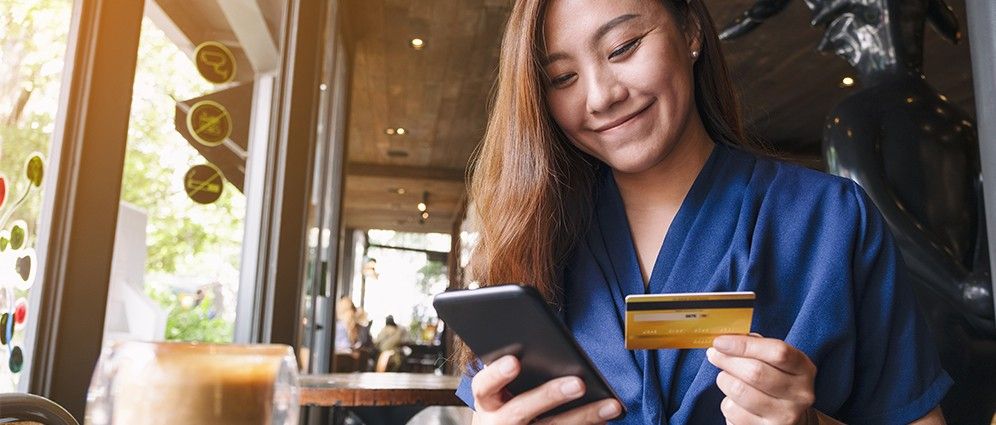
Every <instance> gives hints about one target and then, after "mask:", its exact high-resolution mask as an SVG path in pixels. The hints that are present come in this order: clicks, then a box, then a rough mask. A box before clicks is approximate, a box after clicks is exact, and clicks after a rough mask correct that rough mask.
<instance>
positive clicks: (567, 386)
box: [560, 379, 581, 397]
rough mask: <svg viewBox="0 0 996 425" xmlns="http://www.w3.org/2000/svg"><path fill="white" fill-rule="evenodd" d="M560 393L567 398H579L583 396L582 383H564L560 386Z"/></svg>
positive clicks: (574, 381) (574, 380)
mask: <svg viewBox="0 0 996 425" xmlns="http://www.w3.org/2000/svg"><path fill="white" fill-rule="evenodd" d="M560 392H562V393H564V395H566V396H571V397H575V396H579V395H581V382H578V380H577V379H572V380H570V381H567V382H564V383H563V384H561V385H560Z"/></svg>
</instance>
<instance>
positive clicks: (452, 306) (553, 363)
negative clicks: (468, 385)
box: [432, 285, 626, 417]
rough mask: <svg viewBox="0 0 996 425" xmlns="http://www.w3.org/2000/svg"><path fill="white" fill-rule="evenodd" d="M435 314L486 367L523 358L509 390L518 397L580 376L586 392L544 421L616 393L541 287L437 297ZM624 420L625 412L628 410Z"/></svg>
mask: <svg viewBox="0 0 996 425" xmlns="http://www.w3.org/2000/svg"><path fill="white" fill-rule="evenodd" d="M432 305H433V307H435V308H436V313H438V314H439V317H440V318H441V319H442V320H443V321H444V322H445V323H446V326H448V327H449V328H450V329H453V330H454V331H455V332H456V334H457V335H458V336H460V338H461V339H463V341H464V342H465V343H466V344H467V346H468V347H470V349H471V350H472V351H473V352H474V354H475V355H477V357H478V358H480V359H481V361H483V362H484V363H485V364H491V362H493V361H495V360H498V359H499V358H501V357H503V356H505V355H508V354H510V355H513V356H515V357H517V358H518V359H519V362H520V364H521V366H522V367H521V371H520V372H519V376H517V377H516V378H515V380H514V381H512V382H511V383H510V384H508V386H507V387H506V389H508V391H509V392H511V393H512V394H513V395H517V394H521V393H523V392H525V391H528V390H531V389H533V388H536V387H537V386H539V385H542V384H544V383H546V382H547V381H550V380H552V379H555V378H560V377H564V376H577V377H578V378H581V380H583V381H584V384H585V388H586V390H585V394H584V396H582V397H581V398H579V399H576V400H572V401H571V402H569V403H566V404H563V405H560V406H558V407H556V408H554V409H553V410H550V411H549V412H547V413H545V414H543V415H542V416H540V417H547V416H552V415H556V414H559V413H562V412H566V411H568V410H571V409H573V408H575V407H579V406H583V405H585V404H588V403H591V402H594V401H598V400H602V399H606V398H614V399H616V400H619V397H618V396H617V395H616V393H615V391H613V390H612V387H610V386H609V384H608V383H607V382H606V381H605V378H604V377H603V376H602V374H601V373H600V372H599V371H598V369H596V368H595V365H594V364H593V363H592V362H591V359H589V358H588V355H587V354H585V352H584V350H582V349H581V346H579V345H578V343H577V341H576V340H575V339H574V336H573V335H571V332H570V330H569V329H567V326H565V325H564V323H563V322H561V321H560V319H558V318H557V316H556V315H555V314H554V313H553V311H551V310H550V308H549V307H548V306H547V304H546V302H545V301H543V298H542V297H541V296H540V294H539V292H537V291H536V289H534V288H532V287H530V286H524V285H501V286H491V287H486V288H480V289H471V290H458V291H450V292H444V293H442V294H439V295H436V298H435V300H433V302H432ZM619 405H620V406H623V410H622V413H621V414H620V416H619V417H622V416H623V415H625V414H626V411H625V406H624V405H623V403H622V402H621V401H620V402H619Z"/></svg>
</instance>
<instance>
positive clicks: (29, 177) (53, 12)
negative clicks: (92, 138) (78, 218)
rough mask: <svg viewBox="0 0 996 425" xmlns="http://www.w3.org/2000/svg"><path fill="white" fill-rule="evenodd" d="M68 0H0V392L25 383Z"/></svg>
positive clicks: (61, 77)
mask: <svg viewBox="0 0 996 425" xmlns="http://www.w3.org/2000/svg"><path fill="white" fill-rule="evenodd" d="M72 8H73V4H72V1H71V0H42V1H31V2H24V1H16V0H0V28H2V30H0V393H3V392H10V391H15V390H24V389H25V388H26V383H27V379H26V378H24V376H26V374H27V371H26V370H25V366H26V364H27V361H28V357H29V356H30V354H31V353H30V351H31V348H30V347H28V346H27V344H26V338H25V336H26V335H27V334H28V333H29V331H30V329H31V328H33V327H35V326H37V323H36V320H37V319H36V315H35V312H36V311H37V308H38V303H39V293H40V290H39V286H40V284H39V283H38V281H39V279H38V278H37V276H38V273H37V271H38V268H39V258H38V257H37V255H36V252H37V250H38V243H39V239H38V228H39V224H40V217H41V215H42V192H43V191H44V190H45V188H46V187H47V179H49V178H51V177H50V176H51V175H52V174H54V173H51V172H50V170H48V169H47V165H48V161H47V160H48V156H49V151H50V149H51V147H52V133H53V129H54V123H55V121H56V112H57V109H58V103H59V95H60V89H61V87H62V81H63V75H62V74H63V72H62V70H63V61H64V59H65V56H66V47H67V42H68V37H69V27H70V25H69V22H70V19H71V14H72Z"/></svg>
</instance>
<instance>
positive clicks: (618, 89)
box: [585, 69, 629, 115]
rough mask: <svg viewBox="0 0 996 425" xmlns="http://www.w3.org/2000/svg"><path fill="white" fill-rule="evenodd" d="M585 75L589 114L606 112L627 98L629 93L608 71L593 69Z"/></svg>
mask: <svg viewBox="0 0 996 425" xmlns="http://www.w3.org/2000/svg"><path fill="white" fill-rule="evenodd" d="M587 74H588V78H586V79H585V86H586V88H587V91H588V96H587V108H588V113H589V114H592V115H596V114H599V113H603V112H608V111H609V110H611V109H612V107H613V106H614V105H615V104H617V103H619V102H622V101H624V100H626V98H628V97H629V91H628V90H626V87H625V86H624V85H623V84H622V82H620V81H619V79H618V78H616V75H615V74H614V73H612V72H611V71H610V70H605V69H595V70H592V71H589V72H588V73H587Z"/></svg>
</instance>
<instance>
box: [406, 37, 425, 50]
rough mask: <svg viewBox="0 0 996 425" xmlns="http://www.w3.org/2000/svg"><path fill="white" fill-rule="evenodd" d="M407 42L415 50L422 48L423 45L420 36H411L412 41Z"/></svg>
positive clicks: (423, 42) (423, 41)
mask: <svg viewBox="0 0 996 425" xmlns="http://www.w3.org/2000/svg"><path fill="white" fill-rule="evenodd" d="M408 44H410V45H411V46H412V48H413V49H415V50H422V48H423V47H425V40H422V39H421V38H413V39H412V41H410V42H408Z"/></svg>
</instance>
